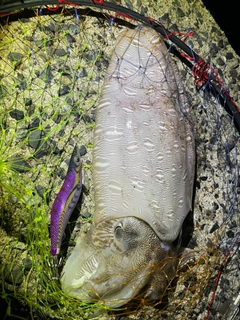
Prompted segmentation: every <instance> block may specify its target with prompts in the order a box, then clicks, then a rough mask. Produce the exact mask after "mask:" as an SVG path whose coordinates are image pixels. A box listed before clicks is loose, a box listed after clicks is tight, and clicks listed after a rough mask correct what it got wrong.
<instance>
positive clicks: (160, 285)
mask: <svg viewBox="0 0 240 320" xmlns="http://www.w3.org/2000/svg"><path fill="white" fill-rule="evenodd" d="M175 256H176V253H175V252H174V250H173V248H172V246H171V244H168V243H163V242H161V240H160V239H159V238H158V236H157V235H156V234H155V232H154V231H153V230H152V228H151V227H150V226H149V225H148V224H147V223H146V222H144V221H143V220H140V219H138V218H135V217H126V218H119V219H110V220H106V221H102V222H101V223H99V224H98V225H97V226H91V227H90V228H89V230H87V231H86V232H83V233H82V234H81V236H80V238H79V239H78V241H77V244H76V246H75V248H74V250H73V252H72V254H71V255H70V257H69V258H68V260H67V262H66V264H65V266H64V268H63V271H62V278H61V282H62V288H63V291H64V292H65V293H67V294H68V295H70V296H73V297H76V298H78V299H80V300H82V301H85V302H97V301H98V302H99V301H100V302H102V303H103V304H104V305H106V306H109V307H111V308H116V307H119V306H121V305H124V304H126V303H127V302H128V301H129V300H131V299H132V298H134V297H136V296H138V295H141V296H143V297H144V298H145V299H146V300H147V299H149V300H156V299H158V298H160V297H161V296H162V295H163V293H164V292H165V290H166V287H167V286H168V284H169V282H170V280H171V279H172V278H173V277H174V275H175V270H176V266H177V260H176V257H175Z"/></svg>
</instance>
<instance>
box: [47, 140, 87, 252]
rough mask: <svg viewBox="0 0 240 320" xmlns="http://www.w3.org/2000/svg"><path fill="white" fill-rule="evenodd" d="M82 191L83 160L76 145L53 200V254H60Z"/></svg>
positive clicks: (51, 230)
mask: <svg viewBox="0 0 240 320" xmlns="http://www.w3.org/2000/svg"><path fill="white" fill-rule="evenodd" d="M81 191H82V160H81V157H80V153H79V150H78V148H77V147H76V146H75V147H74V150H73V153H72V156H71V159H70V163H69V167H68V171H67V175H66V178H65V180H64V182H63V185H62V187H61V189H60V191H59V193H58V195H57V197H56V199H55V200H54V202H53V206H52V210H51V226H50V236H51V254H52V255H53V256H55V255H58V254H59V251H60V247H61V243H62V238H63V234H64V231H65V228H66V226H67V223H68V220H69V218H70V216H71V214H72V212H73V210H74V208H75V207H76V204H77V202H78V200H79V197H80V194H81Z"/></svg>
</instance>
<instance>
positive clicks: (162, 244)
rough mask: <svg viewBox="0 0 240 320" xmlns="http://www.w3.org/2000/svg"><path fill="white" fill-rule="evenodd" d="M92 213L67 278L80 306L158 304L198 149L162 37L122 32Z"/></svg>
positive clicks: (96, 162) (100, 137)
mask: <svg viewBox="0 0 240 320" xmlns="http://www.w3.org/2000/svg"><path fill="white" fill-rule="evenodd" d="M93 166H94V172H93V178H94V191H95V214H94V221H93V225H92V226H91V228H90V230H88V231H87V232H85V233H82V234H81V236H80V238H79V239H78V242H77V244H76V247H75V249H74V250H73V253H72V254H71V256H70V257H69V258H68V260H67V262H66V265H65V267H64V269H63V273H62V288H63V290H64V291H65V292H66V293H67V294H69V295H72V296H75V297H77V298H79V299H81V300H83V301H99V300H100V301H101V302H103V303H104V304H105V305H107V306H110V307H113V308H114V307H119V306H121V305H123V304H125V303H126V302H128V301H129V300H131V299H132V298H134V297H136V296H138V295H142V296H143V297H144V299H149V300H152V299H159V298H160V297H161V295H162V294H163V293H164V291H165V289H166V286H167V285H168V283H169V281H170V280H171V279H172V278H173V277H174V274H175V270H176V266H177V262H176V259H174V257H176V255H177V250H176V248H175V249H174V248H173V247H172V242H173V241H174V240H175V239H176V238H177V237H178V235H179V232H180V230H181V227H182V223H183V221H184V219H185V217H186V215H187V214H188V212H189V211H190V210H191V205H192V193H193V180H194V167H195V146H194V137H193V133H192V128H191V125H190V122H189V119H188V105H187V101H186V97H185V95H184V92H183V86H182V82H181V79H180V77H179V75H178V72H177V70H176V66H175V64H174V63H173V61H172V60H171V58H170V56H169V54H168V53H167V49H166V46H165V44H164V42H163V40H162V39H161V38H160V37H159V35H158V34H157V33H156V32H155V31H154V30H152V29H150V28H147V27H138V28H137V29H136V30H127V31H124V32H123V33H122V34H121V35H120V36H119V38H118V39H117V41H116V47H115V50H114V53H113V56H112V59H111V62H110V65H109V68H108V75H107V76H106V79H105V83H104V86H103V91H102V96H101V99H100V102H99V105H98V107H97V116H96V128H95V140H94V152H93Z"/></svg>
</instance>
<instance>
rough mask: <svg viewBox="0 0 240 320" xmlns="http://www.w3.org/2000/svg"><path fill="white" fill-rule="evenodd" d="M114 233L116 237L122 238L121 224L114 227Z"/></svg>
mask: <svg viewBox="0 0 240 320" xmlns="http://www.w3.org/2000/svg"><path fill="white" fill-rule="evenodd" d="M114 234H115V236H116V238H117V239H122V235H123V229H122V225H118V226H117V227H116V228H115V230H114Z"/></svg>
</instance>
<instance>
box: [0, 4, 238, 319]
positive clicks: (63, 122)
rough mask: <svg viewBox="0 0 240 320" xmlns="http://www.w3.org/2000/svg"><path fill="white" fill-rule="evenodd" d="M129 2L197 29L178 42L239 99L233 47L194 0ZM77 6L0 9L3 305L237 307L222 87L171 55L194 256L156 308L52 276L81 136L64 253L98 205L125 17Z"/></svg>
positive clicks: (152, 311)
mask: <svg viewBox="0 0 240 320" xmlns="http://www.w3.org/2000/svg"><path fill="white" fill-rule="evenodd" d="M128 6H130V7H132V8H133V9H134V10H136V11H138V12H141V13H143V14H146V15H147V16H150V17H153V18H155V19H160V21H161V22H162V23H163V24H164V25H165V26H166V27H167V28H168V29H169V30H170V31H172V32H177V35H178V36H180V37H181V38H182V39H183V38H184V35H181V33H184V34H186V33H188V32H189V30H190V29H191V30H192V31H194V35H193V36H191V37H189V38H187V39H186V43H187V44H188V45H189V46H191V48H192V49H193V50H194V51H195V52H197V53H198V54H199V55H200V56H202V57H203V59H205V60H206V62H208V63H209V65H210V66H212V67H213V68H214V69H215V70H216V72H217V73H218V75H219V78H220V79H221V81H222V83H223V86H224V87H225V88H227V89H229V90H230V94H231V96H232V97H233V99H234V100H235V102H236V104H238V105H240V101H239V85H238V82H239V79H240V67H239V57H238V56H237V55H236V54H235V52H234V50H233V49H232V48H231V46H230V45H229V43H228V41H227V39H226V37H225V35H224V33H223V32H222V31H221V30H220V28H219V27H218V25H217V24H216V23H215V21H214V20H213V19H212V17H211V16H210V14H209V13H208V11H207V10H206V9H205V8H204V7H203V6H202V3H201V1H199V0H195V1H194V0H188V1H187V0H181V1H180V0H169V1H168V2H167V5H166V4H164V3H163V1H147V2H146V3H145V2H144V1H142V2H141V1H135V0H133V1H131V3H130V2H128ZM81 10H82V11H80V10H78V15H76V12H75V11H74V10H72V9H71V8H70V7H69V8H66V9H65V10H64V12H63V13H62V14H57V13H53V14H51V15H50V14H49V12H47V11H43V12H42V13H41V12H38V15H36V11H35V12H33V11H31V12H24V13H21V12H20V13H18V14H17V15H16V16H13V17H10V18H9V20H7V19H6V17H3V18H1V23H2V25H1V42H0V50H1V59H0V81H1V83H0V99H1V103H0V130H1V133H0V135H1V143H0V150H1V158H0V176H1V182H0V187H1V188H0V192H1V211H0V221H1V224H0V227H1V228H0V245H1V248H2V250H0V267H1V277H0V282H1V298H2V300H3V301H4V306H5V307H6V306H7V305H11V306H12V311H11V313H12V314H15V315H20V316H22V318H23V319H31V318H33V319H64V318H67V319H84V318H85V319H88V318H90V317H91V316H93V315H94V316H96V317H99V318H101V319H121V320H126V319H160V318H162V319H196V320H200V319H209V320H210V319H212V320H213V319H216V320H217V319H219V320H220V319H232V320H233V319H237V312H238V310H239V300H237V298H238V295H239V292H240V279H239V268H240V265H239V241H238V240H237V239H238V238H237V237H238V236H239V232H240V230H239V227H240V219H239V216H238V201H237V200H238V194H239V182H238V162H239V157H240V156H239V144H238V142H239V133H238V132H237V130H236V128H235V127H234V124H233V115H232V114H231V116H229V115H228V114H227V113H226V111H225V109H224V108H223V107H222V105H221V104H220V99H219V95H218V94H217V93H216V94H215V95H212V94H211V93H210V92H209V90H205V91H204V87H201V88H199V90H197V89H196V86H195V84H194V77H193V75H192V73H191V70H189V69H188V68H187V67H186V66H185V65H184V64H183V63H182V62H180V60H179V59H178V58H176V57H174V56H173V59H174V60H175V61H176V63H177V65H178V68H179V70H180V73H181V76H182V79H183V82H184V86H185V90H186V93H187V96H188V99H189V101H190V113H191V118H192V123H193V127H194V132H195V139H196V152H197V169H196V183H195V190H196V191H195V198H194V212H193V215H191V216H190V217H188V219H187V221H186V223H185V225H184V235H183V242H184V245H186V246H188V247H189V248H191V249H194V251H195V262H194V263H193V264H191V265H189V266H188V267H187V268H186V269H184V270H182V271H181V272H180V271H179V275H178V281H177V282H176V283H174V285H173V289H172V290H171V291H170V292H169V298H168V300H169V303H168V304H167V305H165V304H160V303H159V302H156V305H155V306H154V308H153V307H147V306H145V305H144V301H142V304H141V308H140V307H139V308H135V309H134V308H132V309H134V310H132V313H131V314H130V311H131V310H130V308H129V309H128V310H126V311H124V310H121V311H119V312H118V313H115V314H112V313H110V312H108V313H103V312H102V311H94V312H95V313H93V315H91V311H92V310H93V309H94V307H93V306H85V305H82V304H81V303H80V302H79V301H76V300H74V299H69V298H68V297H66V296H65V295H64V294H63V293H62V292H61V288H60V286H59V283H58V281H54V280H52V266H51V256H50V254H49V247H50V242H49V232H48V225H49V212H50V208H51V205H52V202H53V200H54V198H55V196H56V194H57V192H58V190H59V188H60V185H61V183H62V181H63V179H64V177H65V174H66V169H67V166H68V161H69V158H70V155H71V151H72V149H73V147H74V145H75V144H76V143H77V144H78V145H79V146H80V147H81V155H82V158H83V162H84V193H83V197H82V203H81V205H80V204H79V205H78V208H77V210H75V212H74V215H73V218H72V222H71V223H70V226H69V230H67V232H66V238H65V243H64V245H63V252H62V254H63V263H64V259H65V257H66V255H67V254H68V253H69V252H70V251H71V250H72V248H73V246H74V245H75V240H76V238H77V235H78V234H79V232H80V227H81V225H82V223H83V222H84V223H85V222H86V221H87V220H88V219H89V218H91V216H92V214H93V212H94V202H93V186H92V179H91V172H92V171H91V170H92V165H93V164H92V157H91V152H92V146H93V128H94V116H95V110H96V106H97V103H98V98H99V94H100V91H101V86H102V83H103V78H104V74H105V72H106V68H107V67H108V61H109V58H110V56H111V52H112V50H113V47H114V42H115V39H116V37H117V35H118V33H119V31H120V30H121V29H123V28H126V27H132V26H131V25H130V24H129V23H126V22H124V21H118V20H116V21H115V22H114V23H113V24H112V25H109V22H110V19H109V16H107V12H104V13H105V16H104V17H103V16H101V15H99V14H98V13H95V12H91V11H90V10H89V9H86V8H84V7H81ZM95 11H96V10H95ZM45 13H48V14H46V15H45ZM81 14H84V15H83V16H81ZM130 22H131V24H133V25H134V24H135V22H134V21H130ZM170 45H171V43H170ZM13 169H14V170H13ZM9 194H10V196H9ZM229 250H230V251H229ZM227 254H229V255H228V256H227V257H226V255H227ZM224 258H225V260H224ZM219 270H220V271H221V273H219ZM217 276H219V283H218V286H217V289H216V292H215V291H214V285H215V283H216V278H217ZM213 292H215V297H214V299H213ZM211 299H212V304H211V303H210V302H211ZM11 301H12V303H11ZM209 303H210V306H211V308H210V310H209V314H208V313H207V308H208V306H209ZM29 306H30V307H29ZM1 310H3V309H1ZM234 314H236V316H234ZM0 317H1V315H0ZM234 317H235V318H234ZM7 319H10V317H9V318H7Z"/></svg>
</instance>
